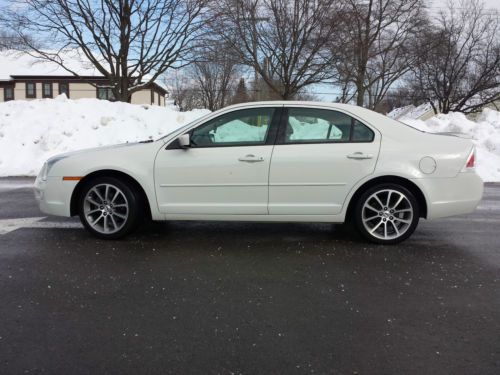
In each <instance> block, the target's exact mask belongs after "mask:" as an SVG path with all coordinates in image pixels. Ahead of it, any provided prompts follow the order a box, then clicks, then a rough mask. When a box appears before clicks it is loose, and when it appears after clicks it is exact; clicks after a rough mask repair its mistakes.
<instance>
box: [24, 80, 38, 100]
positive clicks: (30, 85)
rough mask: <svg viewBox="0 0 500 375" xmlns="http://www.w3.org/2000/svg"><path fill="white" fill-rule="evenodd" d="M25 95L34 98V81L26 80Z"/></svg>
mask: <svg viewBox="0 0 500 375" xmlns="http://www.w3.org/2000/svg"><path fill="white" fill-rule="evenodd" d="M26 97H27V98H36V83H35V82H26Z"/></svg>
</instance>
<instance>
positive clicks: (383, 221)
mask: <svg viewBox="0 0 500 375" xmlns="http://www.w3.org/2000/svg"><path fill="white" fill-rule="evenodd" d="M419 217H420V211H419V206H418V202H417V200H416V198H415V196H414V195H413V194H412V192H411V191H409V190H408V189H406V188H405V187H403V186H400V185H397V184H381V185H377V186H374V187H372V188H370V189H368V190H367V191H365V192H364V193H363V194H362V195H361V197H360V199H359V201H358V202H357V204H356V208H355V222H356V227H357V228H358V230H359V231H360V232H361V234H362V235H363V236H364V237H365V238H367V239H368V240H370V241H372V242H375V243H380V244H395V243H399V242H401V241H404V240H405V239H407V238H408V237H410V235H411V234H412V233H413V232H414V231H415V229H416V227H417V225H418V221H419Z"/></svg>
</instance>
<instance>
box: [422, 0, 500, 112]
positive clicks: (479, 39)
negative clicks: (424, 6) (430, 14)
mask: <svg viewBox="0 0 500 375" xmlns="http://www.w3.org/2000/svg"><path fill="white" fill-rule="evenodd" d="M499 17H500V15H499V14H498V13H496V14H495V13H494V11H488V12H485V9H484V6H483V4H482V3H481V2H479V1H478V0H468V1H465V0H463V1H461V2H460V5H459V7H458V8H457V7H455V5H454V4H453V3H451V2H449V3H448V9H447V11H443V12H441V13H440V14H439V16H438V19H437V20H436V22H435V25H434V27H432V28H430V29H429V30H428V31H427V32H426V33H424V34H423V35H422V38H421V42H420V44H419V48H418V50H419V54H418V61H417V64H416V67H415V69H414V73H415V82H416V86H417V87H416V92H417V93H418V94H419V95H420V96H421V97H424V98H427V100H428V101H429V102H430V103H431V105H432V106H433V109H434V112H435V113H438V112H442V113H448V112H450V111H454V112H463V113H473V112H477V111H479V110H480V109H481V108H482V107H483V106H484V105H486V104H489V103H493V102H495V101H497V100H499V99H500V25H499Z"/></svg>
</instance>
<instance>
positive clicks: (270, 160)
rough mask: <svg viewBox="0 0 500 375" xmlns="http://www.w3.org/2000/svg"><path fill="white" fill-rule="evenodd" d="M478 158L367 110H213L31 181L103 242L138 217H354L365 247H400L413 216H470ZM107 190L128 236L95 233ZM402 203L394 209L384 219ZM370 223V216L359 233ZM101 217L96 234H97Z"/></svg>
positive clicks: (60, 160)
mask: <svg viewBox="0 0 500 375" xmlns="http://www.w3.org/2000/svg"><path fill="white" fill-rule="evenodd" d="M474 157H475V151H474V146H473V143H472V142H471V140H469V139H465V138H462V137H459V136H456V135H450V134H432V133H425V132H422V131H419V130H417V129H414V128H412V127H409V126H407V125H405V124H402V123H400V122H398V121H395V120H393V119H390V118H388V117H386V116H383V115H381V114H378V113H376V112H373V111H370V110H367V109H364V108H360V107H356V106H351V105H346V104H330V103H315V102H293V101H279V102H256V103H245V104H238V105H233V106H230V107H226V108H224V109H222V110H219V111H216V112H213V113H211V114H209V115H206V116H204V117H202V118H200V119H198V120H196V121H194V122H192V123H190V124H188V125H186V126H184V127H182V128H180V129H178V130H176V131H174V132H173V133H171V134H168V135H167V136H165V137H163V138H161V139H158V140H156V141H148V142H142V143H133V144H132V143H127V144H122V145H116V146H110V147H101V148H96V149H91V150H83V151H77V152H74V153H68V154H63V155H59V156H56V157H54V158H51V159H49V160H48V161H47V162H46V164H45V165H44V167H43V169H42V171H41V172H40V174H39V176H38V177H37V179H36V183H35V192H36V193H35V195H36V197H37V199H38V202H39V205H40V209H41V210H42V211H43V212H45V213H47V214H51V215H60V216H74V215H80V218H81V219H82V222H83V223H84V224H85V226H86V227H87V228H88V229H89V230H90V231H91V232H93V233H94V234H96V235H98V236H99V237H102V238H118V237H121V236H123V235H125V234H127V233H128V232H130V231H131V230H132V228H133V227H135V225H136V222H139V221H140V220H139V219H138V218H136V217H135V216H146V217H150V218H151V219H153V220H231V221H233V220H239V221H262V222H264V221H281V222H330V223H343V222H345V221H346V220H348V219H350V218H351V219H353V221H355V222H356V223H357V226H358V228H359V229H360V230H361V232H362V234H363V235H365V237H367V238H368V239H369V240H372V241H374V242H379V243H396V242H399V241H401V240H403V239H405V238H407V237H408V236H409V235H410V234H411V232H413V230H414V229H415V227H416V224H417V223H418V219H419V218H420V217H423V218H426V219H436V218H441V217H446V216H452V215H458V214H465V213H469V212H472V211H473V210H474V209H475V208H476V206H477V205H478V203H479V201H480V200H481V197H482V192H483V182H482V181H481V179H480V178H479V176H478V175H477V174H476V172H475V169H474ZM103 179H104V180H103ZM106 179H108V180H106ZM109 179H111V180H109ZM116 181H119V183H115V182H116ZM118 185H119V186H118ZM96 186H97V189H96V190H97V192H96V191H95V190H94V191H93V190H92V189H93V188H95V187H96ZM113 188H114V189H116V190H113ZM374 189H375V190H374ZM377 189H378V190H377ZM105 190H106V191H105ZM108 190H109V191H108ZM125 190H126V191H125ZM118 191H119V192H120V193H121V194H122V195H123V196H122V195H119V193H118ZM115 192H116V194H117V196H119V197H121V198H116V199H119V202H121V203H120V204H121V205H128V206H127V207H126V209H127V213H126V215H125V209H124V208H122V209H121V214H120V215H121V216H127V219H123V220H129V219H130V218H129V217H128V215H129V214H131V215H132V214H133V216H134V218H133V219H134V220H132V221H133V223H132V224H130V227H129V226H128V225H126V226H125V227H126V228H125V229H126V230H125V229H124V227H123V225H122V226H121V229H118V226H120V223H118V224H116V222H115V223H114V224H115V228H114V229H113V223H112V222H111V221H110V222H109V223H104V224H103V223H102V222H104V220H105V219H106V216H107V218H110V219H111V217H110V215H112V214H113V212H114V211H113V208H112V207H110V206H109V203H110V201H111V198H112V197H110V198H107V200H108V201H106V197H103V195H104V193H106V195H107V194H112V195H114V194H115ZM377 192H378V193H377ZM96 193H97V194H96ZM377 194H378V195H377ZM398 194H400V195H401V196H403V198H401V199H402V200H401V201H400V202H399V203H398V204H399V205H400V206H399V207H397V206H394V207H395V209H391V207H392V206H393V205H394V204H395V203H396V200H397V199H399V198H400V195H398ZM84 195H86V197H84ZM98 198H99V199H98ZM120 199H121V200H120ZM381 200H382V201H384V202H380V207H379V203H378V202H377V201H381ZM132 201H133V202H132ZM385 201H387V207H383V206H386V202H385ZM92 202H93V203H92ZM103 202H107V204H103ZM131 205H134V210H132V209H131V207H130V206H131ZM122 207H125V206H122ZM370 207H371V208H370ZM396 208H397V209H396ZM371 209H373V211H370V210H371ZM398 210H399V211H402V212H401V213H398V216H397V217H396V216H395V215H394V213H395V212H396V211H398ZM405 210H406V211H405ZM91 211H92V213H91V214H88V213H89V212H91ZM132 211H135V213H133V212H132ZM410 211H411V217H410V214H409V213H410ZM371 214H373V216H375V215H377V216H378V217H377V218H375V219H373V221H372V222H370V221H367V223H368V224H366V223H365V220H372V219H369V218H370V217H371V216H372V215H371ZM103 215H104V216H103ZM98 218H99V222H101V224H96V225H99V226H98V227H97V228H93V227H92V226H91V225H90V224H92V222H93V221H94V220H97V219H98ZM114 219H117V217H116V216H115V217H114ZM379 219H380V220H379ZM120 220H121V219H120ZM397 220H400V221H397ZM129 221H130V220H129ZM404 222H407V223H404ZM377 224H378V227H377V228H376V229H373V228H374V227H375V225H377ZM403 224H404V225H403ZM391 226H392V229H391ZM382 228H383V229H382ZM115 229H116V230H115ZM403 229H404V234H401V233H400V232H402V231H403ZM372 230H373V233H372V232H371V231H372ZM388 232H390V235H389V236H388V235H387V233H388Z"/></svg>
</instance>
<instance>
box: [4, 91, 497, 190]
mask: <svg viewBox="0 0 500 375" xmlns="http://www.w3.org/2000/svg"><path fill="white" fill-rule="evenodd" d="M207 113H208V111H207V110H195V111H191V112H178V111H177V110H176V109H175V108H173V107H172V106H170V107H158V106H149V105H132V104H127V103H119V102H117V103H111V102H108V101H105V100H97V99H79V100H69V99H66V97H65V96H59V97H57V98H56V99H41V100H33V101H21V100H16V101H10V102H6V103H0V177H1V176H34V175H36V174H37V173H38V171H39V170H40V168H41V167H42V165H43V163H44V161H45V160H46V159H48V158H49V157H51V156H54V155H56V154H60V153H63V152H68V151H74V150H79V149H84V148H92V147H96V146H106V145H111V144H118V143H124V142H136V141H141V140H147V139H157V138H159V137H160V136H162V135H165V134H168V133H170V132H172V131H173V130H175V129H177V128H178V127H180V126H182V125H184V124H186V123H188V122H190V121H192V120H194V119H196V118H199V117H201V116H203V115H205V114H207ZM399 120H400V121H402V122H405V123H407V124H409V125H411V126H414V127H416V128H418V129H421V130H424V131H429V132H462V133H466V134H468V135H469V136H471V137H472V139H473V141H474V143H475V144H476V148H477V170H478V173H479V174H480V175H481V177H482V178H483V180H485V181H500V112H498V111H494V110H491V109H485V110H484V111H483V112H482V113H481V114H480V115H479V116H478V117H477V118H476V120H475V121H471V120H469V119H467V118H466V117H465V116H464V115H463V114H460V113H450V114H447V115H442V114H441V115H438V116H435V117H433V118H431V119H429V120H427V121H422V120H415V119H412V118H407V117H405V116H403V117H401V118H400V119H399ZM241 125H242V126H244V125H246V126H247V127H248V128H249V131H250V130H252V131H253V133H252V134H254V136H255V139H256V140H260V139H262V137H263V133H262V132H265V131H266V127H265V126H262V127H254V126H250V125H248V124H243V123H242V124H241ZM315 125H320V124H315ZM292 126H293V128H294V134H295V132H299V131H301V129H302V127H304V126H305V124H303V123H300V122H297V123H293V124H292ZM219 130H221V132H220V134H218V136H221V137H222V136H224V137H225V136H226V134H225V133H224V131H223V130H224V129H222V128H221V129H219ZM320 130H324V129H323V127H321V129H320ZM228 136H229V135H228ZM224 140H225V141H228V139H224Z"/></svg>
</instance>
